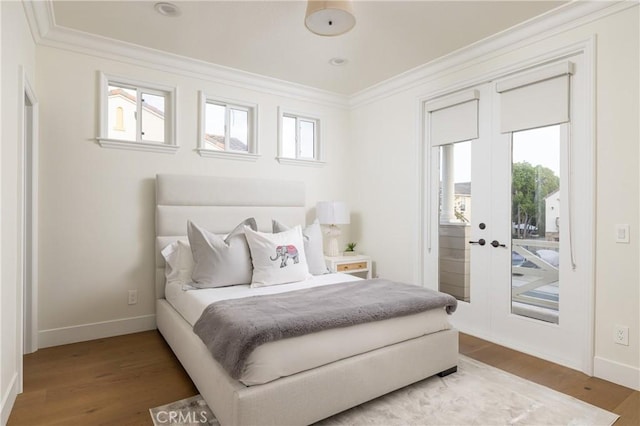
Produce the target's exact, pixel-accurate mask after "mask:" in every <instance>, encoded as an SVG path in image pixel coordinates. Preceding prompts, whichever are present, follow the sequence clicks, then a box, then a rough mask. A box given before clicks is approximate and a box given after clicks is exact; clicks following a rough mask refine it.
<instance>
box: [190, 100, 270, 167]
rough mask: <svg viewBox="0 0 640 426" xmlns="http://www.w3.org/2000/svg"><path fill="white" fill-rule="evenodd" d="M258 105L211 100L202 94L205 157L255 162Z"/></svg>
mask: <svg viewBox="0 0 640 426" xmlns="http://www.w3.org/2000/svg"><path fill="white" fill-rule="evenodd" d="M257 108H258V107H257V105H255V104H246V103H242V102H236V101H229V100H224V99H220V98H212V97H208V96H207V95H206V94H204V92H200V111H201V113H200V142H199V144H198V153H199V154H200V155H202V156H203V157H221V158H231V159H236V160H249V161H255V160H256V159H257V158H258V157H259V155H258V145H257V139H256V127H257V126H256V120H257Z"/></svg>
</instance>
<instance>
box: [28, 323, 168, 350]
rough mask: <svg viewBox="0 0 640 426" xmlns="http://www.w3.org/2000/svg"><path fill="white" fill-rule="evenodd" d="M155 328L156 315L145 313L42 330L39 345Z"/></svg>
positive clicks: (56, 344) (43, 345)
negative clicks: (138, 315) (137, 315)
mask: <svg viewBox="0 0 640 426" xmlns="http://www.w3.org/2000/svg"><path fill="white" fill-rule="evenodd" d="M155 328H156V316H155V315H143V316H140V317H132V318H122V319H117V320H111V321H103V322H95V323H92V324H81V325H75V326H71V327H62V328H52V329H50V330H41V331H40V332H39V333H38V347H39V348H47V347H50V346H60V345H66V344H69V343H77V342H85V341H87V340H95V339H103V338H105V337H113V336H120V335H123V334H131V333H138V332H140V331H147V330H153V329H155Z"/></svg>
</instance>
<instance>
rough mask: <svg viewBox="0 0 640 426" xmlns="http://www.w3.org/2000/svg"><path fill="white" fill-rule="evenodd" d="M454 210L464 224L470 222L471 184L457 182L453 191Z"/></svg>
mask: <svg viewBox="0 0 640 426" xmlns="http://www.w3.org/2000/svg"><path fill="white" fill-rule="evenodd" d="M454 192H455V194H454V201H453V202H454V208H455V211H456V213H457V214H458V215H460V217H459V218H461V217H464V219H466V220H463V221H464V222H468V221H470V220H471V182H458V183H456V184H455V190H454Z"/></svg>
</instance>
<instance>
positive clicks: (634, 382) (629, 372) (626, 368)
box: [593, 356, 640, 390]
mask: <svg viewBox="0 0 640 426" xmlns="http://www.w3.org/2000/svg"><path fill="white" fill-rule="evenodd" d="M593 375H594V376H595V377H598V378H600V379H604V380H607V381H609V382H613V383H616V384H618V385H622V386H626V387H628V388H631V389H634V390H640V368H638V367H633V366H631V365H626V364H621V363H619V362H616V361H611V360H610V359H606V358H601V357H598V356H597V357H595V358H594V360H593Z"/></svg>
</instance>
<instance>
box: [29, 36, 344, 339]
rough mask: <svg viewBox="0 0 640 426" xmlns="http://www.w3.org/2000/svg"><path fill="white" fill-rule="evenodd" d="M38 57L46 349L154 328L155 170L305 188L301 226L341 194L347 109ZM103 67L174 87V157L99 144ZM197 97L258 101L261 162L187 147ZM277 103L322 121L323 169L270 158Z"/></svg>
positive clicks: (63, 53) (94, 60) (119, 65)
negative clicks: (205, 154)
mask: <svg viewBox="0 0 640 426" xmlns="http://www.w3.org/2000/svg"><path fill="white" fill-rule="evenodd" d="M37 58H38V72H37V82H38V87H39V91H38V97H39V101H40V168H39V172H40V176H41V178H40V188H39V191H40V200H39V201H40V209H39V217H40V227H39V232H40V240H39V242H40V249H39V255H40V266H39V276H40V285H39V299H40V301H41V303H40V307H39V321H40V324H39V329H40V346H41V347H42V346H49V345H55V344H61V343H66V342H69V341H74V340H87V339H90V338H97V337H100V336H101V335H109V334H121V333H125V332H131V331H136V330H137V329H141V328H149V327H153V317H152V316H153V314H154V302H155V296H154V259H155V258H154V208H155V207H154V203H155V201H154V190H155V189H154V177H155V175H156V173H178V174H206V175H214V176H247V177H262V178H265V179H287V180H298V181H303V182H305V184H306V197H307V207H308V210H309V213H308V215H307V220H311V219H312V218H313V215H314V213H313V207H314V206H315V203H316V201H318V200H322V199H336V198H337V199H342V198H344V197H345V196H346V195H347V193H346V188H347V186H348V185H345V183H344V182H345V180H346V177H347V171H348V170H349V165H350V162H349V160H348V158H347V145H348V138H347V135H348V125H349V122H348V120H349V116H348V113H347V111H346V109H342V108H338V107H328V106H323V105H324V104H323V105H320V104H316V103H314V102H312V101H300V100H295V99H293V98H288V97H285V96H284V95H282V96H278V95H273V94H269V93H265V92H261V91H257V90H248V89H244V88H239V87H237V86H231V85H226V84H222V83H219V82H214V81H207V80H206V79H199V78H194V77H192V76H185V75H181V74H180V73H178V72H177V71H176V72H175V73H173V72H164V71H157V70H155V69H153V67H141V66H138V65H132V64H129V63H127V62H126V60H123V61H115V60H109V59H102V58H98V57H95V56H89V55H85V54H80V53H74V52H70V51H68V50H62V49H57V48H52V47H43V46H39V47H38V49H37ZM98 71H101V72H105V73H107V74H114V75H119V76H126V77H129V78H132V79H135V80H141V81H148V82H151V83H158V84H161V85H168V86H177V88H178V95H177V96H178V97H177V111H178V122H177V135H178V137H177V141H178V144H179V145H180V147H181V148H180V150H179V151H178V153H177V154H175V155H171V154H160V153H148V152H138V151H127V150H119V149H106V148H101V147H100V146H99V145H98V144H97V143H96V141H95V140H94V139H95V137H96V136H97V134H98ZM199 90H204V91H205V92H206V93H209V94H211V95H215V96H220V97H222V98H229V99H235V100H240V101H246V102H249V103H257V104H258V105H259V107H258V108H259V112H258V114H259V115H258V138H259V149H260V154H261V155H262V157H261V158H260V159H258V160H257V162H255V163H254V162H244V161H233V160H225V159H215V158H202V157H200V156H199V155H198V154H197V153H196V152H195V151H194V150H195V149H196V147H197V145H198V144H197V142H198V141H197V135H198V127H197V126H198V91H199ZM278 106H283V107H285V108H287V109H290V110H294V111H300V112H307V113H309V114H310V115H312V116H319V117H320V118H321V120H322V136H321V137H322V145H323V150H324V159H325V160H326V161H327V164H326V166H324V167H321V168H316V167H303V166H291V165H281V164H279V163H278V162H277V161H276V160H275V157H276V155H277V108H278ZM129 289H137V290H138V300H139V302H138V304H137V305H132V306H129V305H127V290H129ZM113 321H115V322H116V323H112V322H113ZM96 323H97V324H96ZM88 324H89V326H87V325H88ZM91 324H93V325H91Z"/></svg>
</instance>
